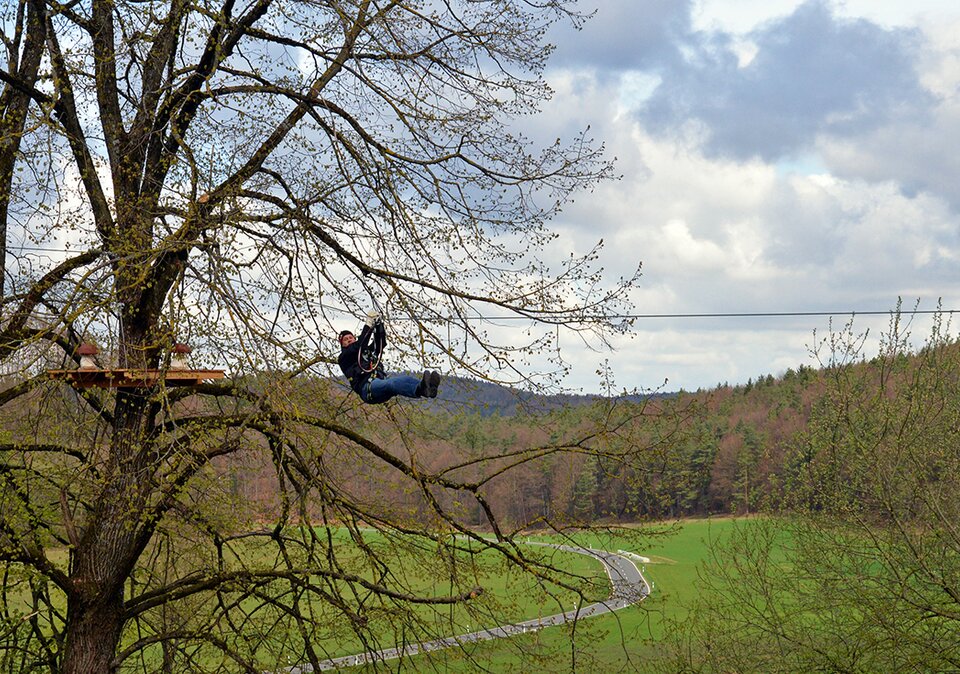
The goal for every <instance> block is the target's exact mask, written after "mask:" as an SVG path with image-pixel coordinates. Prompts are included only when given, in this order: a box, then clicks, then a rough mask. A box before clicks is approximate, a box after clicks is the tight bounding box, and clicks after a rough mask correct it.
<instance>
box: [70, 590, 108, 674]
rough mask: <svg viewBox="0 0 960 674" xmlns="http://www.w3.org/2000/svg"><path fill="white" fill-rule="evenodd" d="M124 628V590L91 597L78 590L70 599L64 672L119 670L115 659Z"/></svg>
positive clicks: (93, 673)
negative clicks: (114, 664)
mask: <svg viewBox="0 0 960 674" xmlns="http://www.w3.org/2000/svg"><path fill="white" fill-rule="evenodd" d="M122 631H123V593H122V592H120V591H117V592H115V593H113V595H112V596H109V597H102V596H99V595H98V596H97V597H96V598H95V599H93V600H90V599H88V598H87V597H85V596H83V593H75V594H74V595H73V596H72V597H70V599H69V600H68V601H67V638H66V645H65V649H64V655H63V671H64V674H106V673H108V672H114V671H116V668H115V667H114V666H113V658H114V656H115V655H116V653H117V646H118V644H119V643H120V634H121V632H122Z"/></svg>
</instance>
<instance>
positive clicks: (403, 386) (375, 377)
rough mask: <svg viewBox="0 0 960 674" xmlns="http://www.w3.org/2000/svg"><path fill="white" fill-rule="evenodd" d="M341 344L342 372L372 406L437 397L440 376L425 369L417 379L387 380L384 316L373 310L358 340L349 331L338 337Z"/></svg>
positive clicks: (404, 377) (369, 313)
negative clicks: (399, 397)
mask: <svg viewBox="0 0 960 674" xmlns="http://www.w3.org/2000/svg"><path fill="white" fill-rule="evenodd" d="M337 341H339V342H340V357H339V358H338V359H337V362H338V364H339V365H340V369H341V370H343V374H344V376H346V378H347V380H348V381H349V382H350V388H352V389H353V390H354V391H355V392H356V394H357V395H359V396H360V399H361V400H363V401H364V402H366V403H370V404H371V405H376V404H379V403H384V402H386V401H388V400H390V399H391V398H393V397H394V396H398V395H399V396H404V397H406V398H436V397H437V388H438V387H439V386H440V373H439V372H435V371H432V370H425V371H424V373H423V377H421V378H420V379H417V378H416V377H413V376H411V375H408V374H400V375H395V376H392V377H387V375H386V372H385V371H384V369H383V361H382V360H381V356H382V355H383V349H384V347H386V345H387V331H386V329H385V328H384V326H383V320H382V319H381V318H380V313H379V312H377V311H370V312H368V313H367V318H366V320H365V321H364V326H363V330H361V331H360V338H359V339H358V338H357V336H356V335H354V334H353V333H352V332H350V331H349V330H343V331H341V332H340V334H339V336H338V337H337Z"/></svg>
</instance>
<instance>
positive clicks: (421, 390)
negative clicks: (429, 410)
mask: <svg viewBox="0 0 960 674" xmlns="http://www.w3.org/2000/svg"><path fill="white" fill-rule="evenodd" d="M430 374H431V373H430V370H424V371H423V376H422V377H420V383H419V384H417V397H418V398H426V397H428V396H429V395H430ZM435 396H436V394H434V397H435Z"/></svg>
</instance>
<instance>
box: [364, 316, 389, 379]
mask: <svg viewBox="0 0 960 674" xmlns="http://www.w3.org/2000/svg"><path fill="white" fill-rule="evenodd" d="M386 343H387V330H386V328H385V327H384V325H383V320H382V319H380V318H377V319H376V320H375V321H374V322H373V329H372V330H371V331H370V332H369V333H368V334H367V336H366V339H365V340H364V343H362V344H361V345H360V350H359V351H357V366H358V367H359V368H360V370H361V371H362V372H364V373H370V372H374V371H376V369H377V368H378V367H379V366H380V357H381V356H382V355H383V347H384V346H385V345H386ZM374 376H376V375H374Z"/></svg>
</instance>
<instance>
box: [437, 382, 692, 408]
mask: <svg viewBox="0 0 960 674" xmlns="http://www.w3.org/2000/svg"><path fill="white" fill-rule="evenodd" d="M674 395H676V394H674V393H651V394H640V393H634V394H626V395H623V396H618V397H619V398H623V399H624V400H631V401H634V402H637V401H641V400H644V399H649V398H664V397H673V396H674ZM600 397H601V396H599V395H596V394H574V393H558V394H540V393H531V392H530V391H524V390H521V389H515V388H511V387H508V386H501V385H499V384H493V383H490V382H487V381H482V380H478V379H468V378H465V377H444V379H443V382H442V384H441V386H440V396H439V397H438V398H437V400H436V401H431V402H430V403H429V407H431V408H433V409H434V410H435V411H436V410H442V411H448V412H455V411H470V412H473V413H476V414H480V415H481V416H485V417H486V416H492V415H499V416H503V417H512V416H515V415H517V414H535V413H542V412H549V411H552V410H557V409H562V408H566V407H579V406H582V405H588V404H590V403H591V402H593V401H594V400H597V399H598V398H600Z"/></svg>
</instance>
